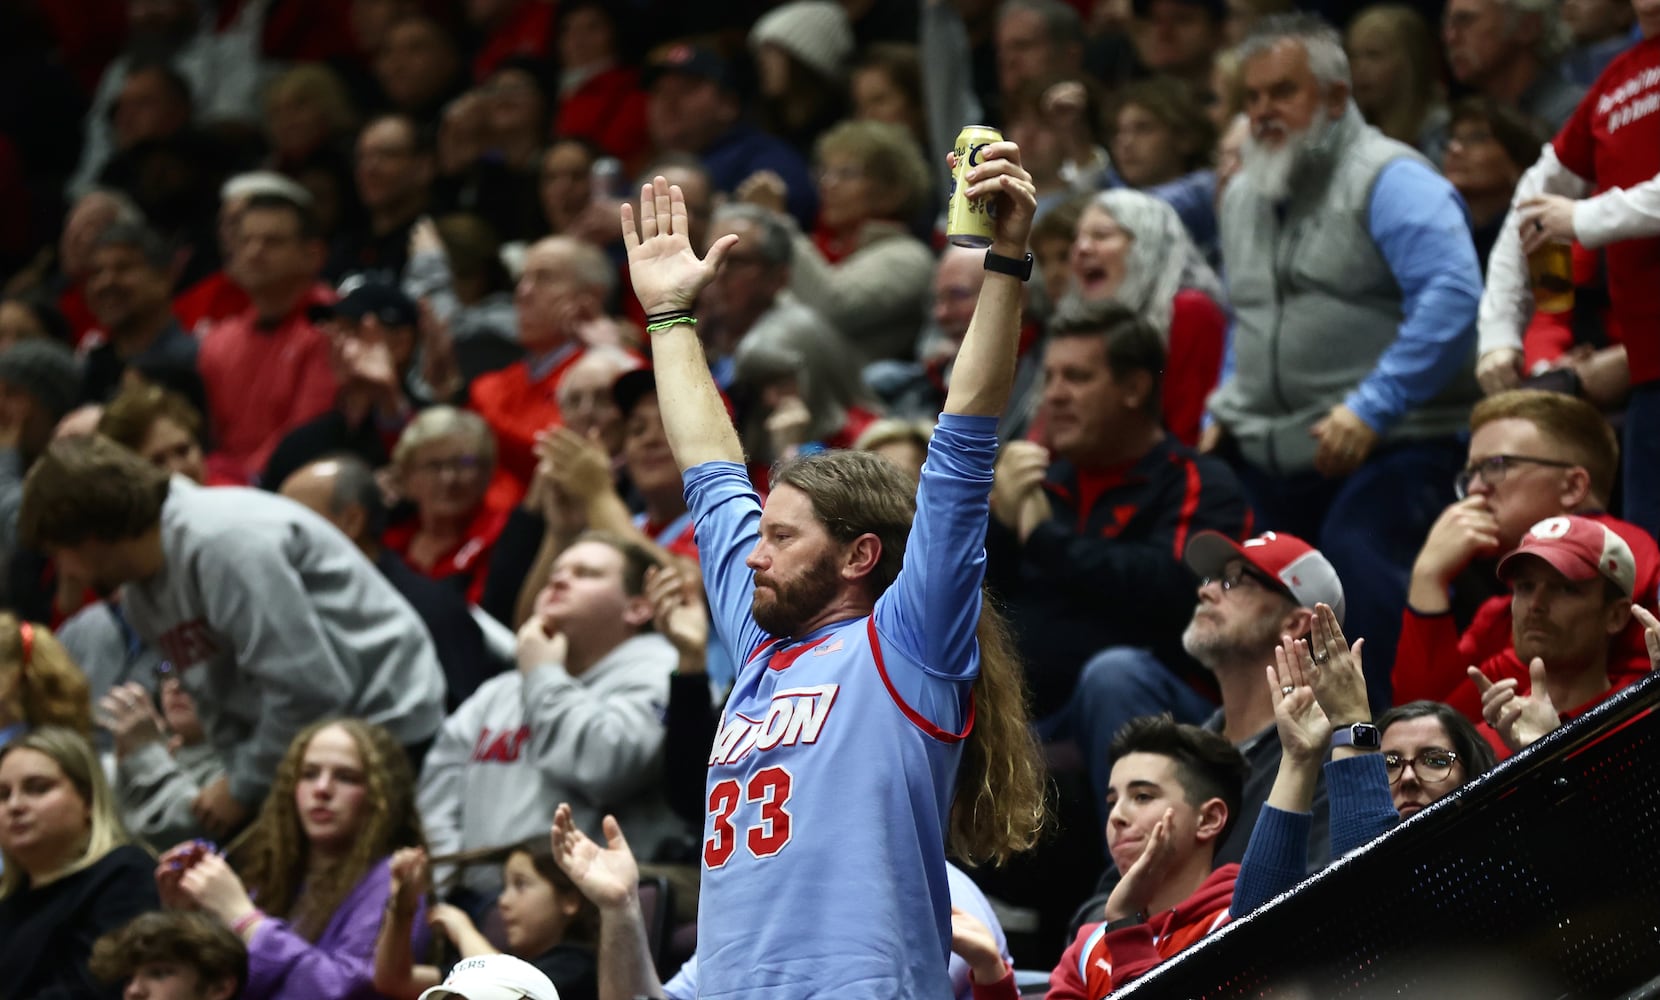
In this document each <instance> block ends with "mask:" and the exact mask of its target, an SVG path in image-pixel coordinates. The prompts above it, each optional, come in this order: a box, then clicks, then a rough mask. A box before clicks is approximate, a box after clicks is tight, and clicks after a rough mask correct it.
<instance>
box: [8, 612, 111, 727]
mask: <svg viewBox="0 0 1660 1000" xmlns="http://www.w3.org/2000/svg"><path fill="white" fill-rule="evenodd" d="M14 674H15V675H16V676H17V693H18V702H19V705H18V707H19V708H20V709H21V710H22V713H21V714H22V716H23V719H22V721H23V722H25V723H27V724H28V725H29V726H30V727H39V726H63V727H65V728H67V729H73V730H75V731H76V732H77V733H80V734H81V735H82V736H84V737H86V738H87V739H91V738H92V688H91V686H90V685H89V684H88V683H87V679H86V675H85V674H83V673H82V672H81V668H80V667H78V666H76V665H75V661H74V660H73V659H72V658H70V655H69V651H68V650H66V649H64V648H63V643H61V642H59V641H58V638H57V636H55V635H53V634H52V630H51V629H49V628H47V627H46V626H44V625H40V624H36V623H33V622H25V621H20V620H18V618H17V616H16V615H14V614H12V613H11V612H9V611H7V612H0V690H3V689H4V687H6V686H7V682H6V678H8V677H10V676H12V675H14Z"/></svg>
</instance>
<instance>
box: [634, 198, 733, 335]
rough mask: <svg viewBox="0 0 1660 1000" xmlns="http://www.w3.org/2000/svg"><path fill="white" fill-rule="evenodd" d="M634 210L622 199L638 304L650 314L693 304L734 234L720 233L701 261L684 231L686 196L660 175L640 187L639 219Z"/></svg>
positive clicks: (686, 227) (686, 226) (688, 229)
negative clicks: (721, 234)
mask: <svg viewBox="0 0 1660 1000" xmlns="http://www.w3.org/2000/svg"><path fill="white" fill-rule="evenodd" d="M635 213H636V209H635V207H634V206H633V205H630V204H629V203H627V202H624V203H623V206H622V210H621V214H622V234H623V245H624V246H626V247H627V248H628V274H629V278H630V279H631V280H632V281H633V282H634V294H635V295H636V296H638V297H639V300H640V305H641V306H643V307H644V308H645V311H646V315H648V316H651V315H655V314H657V313H663V312H675V311H680V310H688V309H691V308H692V307H693V306H694V305H696V304H697V296H698V293H699V292H701V291H703V286H704V285H707V284H708V283H709V282H710V281H712V280H714V277H715V270H716V269H717V268H719V267H720V262H721V261H722V260H724V259H725V257H726V253H727V251H728V250H731V249H732V247H733V246H735V245H736V244H737V242H738V237H737V236H735V235H733V234H730V233H729V234H727V235H725V236H722V237H721V238H720V239H718V240H716V241H715V242H714V243H713V244H712V245H710V247H709V254H708V256H706V257H704V258H703V259H701V260H699V259H698V256H697V251H695V250H693V249H692V243H691V240H690V238H689V237H688V236H687V234H688V233H690V232H691V223H690V222H689V221H688V218H687V214H686V196H685V195H684V194H682V193H681V191H680V187H679V185H671V184H669V182H668V181H667V180H665V179H664V178H662V177H661V176H659V177H657V178H654V179H653V180H652V182H651V183H650V184H647V185H645V186H644V187H642V188H641V189H640V206H639V209H638V213H639V217H638V222H637V223H636V218H635Z"/></svg>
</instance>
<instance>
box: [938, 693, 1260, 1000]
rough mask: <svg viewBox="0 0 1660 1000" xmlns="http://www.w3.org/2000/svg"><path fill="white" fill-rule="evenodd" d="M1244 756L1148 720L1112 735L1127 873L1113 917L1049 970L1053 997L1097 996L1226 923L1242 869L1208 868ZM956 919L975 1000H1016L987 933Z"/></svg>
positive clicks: (1232, 810)
mask: <svg viewBox="0 0 1660 1000" xmlns="http://www.w3.org/2000/svg"><path fill="white" fill-rule="evenodd" d="M1245 771H1246V765H1245V758H1244V757H1242V756H1240V753H1239V751H1238V750H1236V749H1234V746H1233V744H1232V743H1229V742H1228V741H1227V740H1226V739H1224V738H1223V737H1222V736H1220V735H1219V734H1217V733H1213V732H1210V731H1209V730H1205V729H1201V728H1199V727H1198V726H1187V725H1182V724H1180V723H1176V722H1172V721H1171V720H1170V719H1169V717H1168V716H1147V717H1143V718H1140V719H1135V720H1133V721H1132V722H1130V723H1129V724H1128V725H1126V726H1125V727H1124V728H1123V730H1121V731H1120V732H1119V733H1118V736H1117V737H1116V738H1115V739H1114V740H1113V765H1112V782H1111V785H1110V786H1109V788H1108V790H1107V807H1108V811H1109V816H1108V819H1107V844H1108V847H1109V849H1110V850H1111V851H1112V858H1113V863H1114V864H1116V865H1117V866H1118V870H1119V871H1121V872H1123V873H1124V877H1123V878H1122V879H1120V880H1119V882H1118V887H1117V888H1116V889H1114V890H1113V892H1112V895H1111V896H1110V897H1109V898H1108V899H1107V905H1106V910H1105V913H1104V914H1103V916H1104V917H1105V918H1106V919H1105V920H1103V921H1101V922H1098V923H1089V924H1085V925H1084V926H1083V927H1082V928H1080V929H1079V930H1078V936H1077V938H1076V939H1074V940H1073V942H1072V945H1071V946H1070V947H1069V948H1067V949H1066V952H1065V953H1064V954H1062V955H1061V960H1060V964H1059V965H1057V966H1055V971H1054V972H1052V973H1050V974H1049V993H1048V1000H1097V998H1099V997H1104V996H1106V995H1107V994H1108V993H1111V992H1112V991H1113V990H1115V989H1117V988H1118V987H1120V986H1123V985H1125V984H1126V983H1129V982H1130V981H1131V980H1134V979H1139V978H1140V977H1141V976H1144V975H1146V974H1147V973H1148V972H1150V971H1151V970H1152V969H1153V968H1154V967H1156V966H1157V965H1158V964H1159V963H1161V962H1163V961H1164V960H1165V959H1167V958H1169V957H1170V956H1172V955H1174V954H1176V953H1177V952H1179V951H1182V950H1184V949H1186V948H1188V947H1191V946H1192V945H1193V944H1195V943H1196V942H1198V941H1199V940H1201V939H1202V938H1204V937H1205V935H1207V934H1209V933H1211V932H1212V931H1214V930H1216V929H1217V928H1219V927H1221V926H1222V925H1224V924H1226V923H1227V922H1228V920H1229V919H1230V915H1229V912H1228V908H1229V906H1230V905H1231V904H1232V903H1233V886H1234V879H1235V878H1236V877H1237V876H1238V875H1239V866H1238V865H1234V864H1228V865H1223V866H1222V867H1220V868H1216V869H1214V870H1212V865H1213V864H1214V863H1215V854H1216V846H1217V845H1218V844H1220V843H1221V842H1222V841H1223V840H1224V839H1225V838H1226V836H1227V833H1228V830H1229V828H1230V827H1232V826H1233V823H1234V820H1235V818H1236V817H1237V816H1238V814H1239V804H1240V799H1241V797H1242V796H1243V794H1244V792H1243V789H1244V783H1245ZM971 920H972V918H968V919H965V915H964V914H962V913H961V911H958V912H956V913H954V914H953V916H952V939H951V950H952V951H954V952H956V953H957V954H959V955H961V956H962V957H963V959H964V960H965V961H967V962H968V964H969V969H970V973H971V977H972V980H973V983H974V996H975V1000H1014V998H1015V997H1016V996H1017V993H1016V990H1015V985H1014V973H1013V972H1011V971H1009V969H1008V967H1007V966H1006V965H1004V963H1003V960H1002V957H1001V956H1000V955H999V954H998V953H997V949H996V944H995V942H993V941H990V937H991V936H990V934H989V932H988V933H986V934H984V935H981V934H977V933H975V931H976V930H979V929H983V928H975V927H974V925H973V923H971V922H970V921H971Z"/></svg>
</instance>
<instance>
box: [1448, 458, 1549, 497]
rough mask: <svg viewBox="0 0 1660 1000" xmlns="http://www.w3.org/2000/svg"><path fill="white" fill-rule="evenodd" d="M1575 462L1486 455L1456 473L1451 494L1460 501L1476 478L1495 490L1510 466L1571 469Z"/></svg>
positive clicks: (1468, 492) (1468, 493)
mask: <svg viewBox="0 0 1660 1000" xmlns="http://www.w3.org/2000/svg"><path fill="white" fill-rule="evenodd" d="M1577 464H1578V463H1577V462H1558V461H1557V460H1556V459H1554V458H1534V457H1532V456H1531V455H1488V456H1487V457H1486V458H1483V459H1481V460H1479V461H1475V462H1471V463H1470V464H1469V465H1466V466H1465V467H1464V468H1463V469H1462V470H1460V471H1459V473H1458V478H1456V479H1454V480H1453V492H1454V493H1456V494H1458V499H1460V500H1462V499H1464V498H1465V497H1467V496H1469V495H1470V485H1471V484H1472V483H1474V482H1475V481H1476V480H1477V479H1478V478H1479V479H1480V480H1481V481H1482V482H1484V483H1486V484H1487V487H1488V488H1489V489H1497V488H1498V485H1499V484H1500V483H1502V482H1504V477H1505V476H1507V475H1509V473H1510V469H1511V467H1512V466H1516V465H1544V466H1548V467H1550V468H1552V469H1571V468H1573V467H1574V466H1575V465H1577Z"/></svg>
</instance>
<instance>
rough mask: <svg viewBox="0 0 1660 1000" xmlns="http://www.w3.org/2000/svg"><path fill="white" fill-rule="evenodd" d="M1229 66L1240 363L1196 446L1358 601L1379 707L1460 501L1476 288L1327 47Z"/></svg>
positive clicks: (1288, 24) (1215, 400)
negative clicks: (1239, 99)
mask: <svg viewBox="0 0 1660 1000" xmlns="http://www.w3.org/2000/svg"><path fill="white" fill-rule="evenodd" d="M1239 54H1240V68H1241V78H1242V90H1243V93H1244V97H1245V110H1246V113H1247V115H1248V116H1249V118H1250V136H1249V138H1248V139H1247V140H1246V144H1245V149H1244V170H1243V172H1242V173H1241V174H1240V176H1239V177H1238V178H1237V179H1236V181H1235V182H1234V183H1233V184H1231V185H1230V186H1229V188H1228V191H1227V194H1226V195H1225V196H1224V198H1223V201H1222V217H1221V233H1222V258H1223V265H1224V267H1225V269H1226V273H1227V277H1228V286H1229V287H1228V293H1229V297H1230V298H1231V300H1232V303H1233V307H1234V310H1235V329H1234V339H1233V347H1232V350H1233V355H1234V357H1233V362H1234V363H1233V365H1232V366H1231V372H1232V374H1231V375H1230V376H1229V377H1228V379H1227V380H1226V381H1225V382H1224V383H1223V384H1222V385H1221V387H1220V388H1218V389H1217V390H1216V392H1215V393H1214V394H1212V396H1211V398H1210V401H1209V410H1210V413H1211V416H1212V417H1213V418H1214V423H1213V426H1212V427H1211V428H1210V430H1209V431H1208V432H1207V434H1206V438H1205V441H1204V445H1205V446H1206V447H1208V448H1215V449H1217V450H1218V451H1219V453H1220V454H1222V455H1224V456H1225V457H1226V458H1228V459H1229V461H1231V462H1232V463H1233V464H1234V466H1235V469H1236V471H1237V472H1238V473H1239V477H1240V480H1241V482H1242V483H1243V484H1244V486H1245V490H1246V493H1247V494H1248V495H1249V496H1250V498H1251V502H1252V505H1253V506H1254V507H1255V509H1256V513H1257V517H1258V522H1257V523H1258V525H1259V526H1260V527H1263V528H1268V529H1272V530H1276V531H1289V532H1292V533H1295V534H1298V535H1301V536H1302V537H1304V538H1308V539H1311V540H1314V541H1315V542H1316V543H1317V544H1318V546H1319V548H1320V549H1321V551H1323V552H1324V553H1325V554H1326V556H1327V557H1328V558H1329V559H1330V560H1331V562H1332V565H1334V566H1335V567H1336V568H1337V571H1338V573H1339V574H1340V575H1341V576H1342V577H1343V579H1345V580H1348V581H1350V582H1351V586H1353V587H1355V589H1356V590H1357V591H1358V593H1355V594H1352V595H1351V600H1350V602H1349V606H1350V608H1351V615H1350V617H1351V619H1353V622H1352V625H1353V634H1358V635H1364V636H1366V639H1367V653H1368V654H1369V655H1368V656H1367V658H1366V667H1367V674H1368V678H1369V689H1370V694H1371V696H1372V699H1373V704H1375V705H1377V706H1379V707H1380V708H1381V707H1383V706H1387V705H1388V704H1390V700H1389V688H1388V684H1389V667H1390V664H1391V661H1392V660H1393V658H1394V649H1395V639H1396V637H1397V634H1398V632H1399V630H1400V616H1401V609H1402V607H1403V606H1404V604H1405V601H1406V586H1407V579H1408V576H1409V571H1410V568H1411V560H1412V556H1411V553H1412V551H1414V550H1415V547H1416V546H1417V545H1419V544H1420V543H1421V542H1422V541H1423V538H1424V536H1425V534H1426V533H1427V532H1428V530H1429V526H1430V525H1431V524H1432V523H1433V522H1434V520H1435V517H1436V516H1437V514H1439V513H1440V510H1441V509H1442V508H1444V507H1445V506H1446V505H1447V504H1448V503H1449V502H1450V500H1451V494H1452V482H1453V477H1454V475H1455V474H1456V473H1457V471H1458V469H1459V467H1460V464H1461V463H1462V461H1463V452H1462V449H1461V448H1460V447H1459V444H1458V438H1457V436H1458V434H1459V432H1460V430H1461V428H1462V426H1463V423H1464V421H1465V420H1466V419H1467V418H1468V415H1469V411H1470V406H1471V404H1472V403H1473V402H1474V401H1475V400H1476V399H1477V398H1478V396H1479V389H1478V387H1477V385H1476V382H1475V376H1474V371H1473V367H1474V353H1473V352H1474V348H1475V327H1474V323H1475V316H1476V307H1477V304H1478V302H1479V300H1480V297H1481V270H1480V266H1479V265H1478V264H1477V262H1476V253H1475V247H1474V245H1473V243H1472V242H1471V239H1470V233H1469V227H1468V225H1467V223H1466V221H1465V212H1464V206H1463V202H1462V201H1460V200H1459V197H1458V194H1457V192H1455V191H1454V190H1453V188H1452V185H1450V184H1449V183H1447V181H1446V180H1445V179H1444V178H1442V177H1441V176H1440V175H1439V174H1437V173H1436V172H1435V170H1434V169H1433V168H1432V167H1431V166H1430V165H1429V163H1428V162H1427V161H1425V159H1424V158H1423V157H1422V156H1421V155H1419V154H1418V153H1417V152H1416V151H1415V150H1413V149H1412V148H1410V147H1408V146H1406V145H1404V144H1402V143H1399V142H1395V141H1394V140H1391V139H1388V138H1385V137H1384V136H1383V135H1382V134H1381V133H1379V132H1378V131H1377V130H1376V129H1374V128H1372V127H1370V126H1368V125H1367V124H1366V123H1365V122H1364V121H1363V120H1362V118H1361V116H1360V112H1359V110H1358V109H1357V108H1356V107H1355V104H1354V101H1353V100H1352V99H1351V97H1350V90H1351V85H1350V78H1349V65H1348V59H1347V57H1346V56H1345V55H1344V53H1343V45H1342V41H1341V39H1340V38H1339V37H1338V35H1337V32H1336V31H1334V30H1332V28H1331V27H1330V26H1329V25H1327V24H1326V23H1325V22H1323V21H1321V20H1319V19H1318V18H1315V17H1313V16H1311V15H1306V14H1293V15H1284V16H1277V17H1271V18H1267V19H1265V20H1264V21H1263V22H1262V23H1261V24H1260V25H1259V26H1258V27H1257V29H1256V30H1255V31H1253V32H1252V34H1251V35H1250V36H1249V37H1248V38H1246V40H1245V41H1244V42H1243V43H1242V44H1241V46H1240V48H1239Z"/></svg>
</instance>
